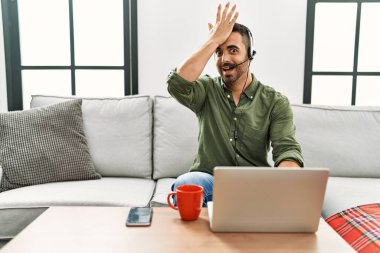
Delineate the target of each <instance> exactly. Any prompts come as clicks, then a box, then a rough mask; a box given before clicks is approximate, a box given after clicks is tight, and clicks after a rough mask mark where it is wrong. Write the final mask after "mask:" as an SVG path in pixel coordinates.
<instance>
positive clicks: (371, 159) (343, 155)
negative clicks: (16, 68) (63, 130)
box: [0, 96, 380, 240]
mask: <svg viewBox="0 0 380 253" xmlns="http://www.w3.org/2000/svg"><path fill="white" fill-rule="evenodd" d="M68 99H72V97H54V96H33V98H32V101H31V107H39V106H45V105H49V104H53V103H57V102H62V101H65V100H68ZM292 108H293V112H294V119H295V124H296V126H297V132H296V137H297V139H298V140H299V142H300V144H301V147H302V150H303V155H304V158H305V164H306V166H309V167H328V168H330V176H331V177H330V178H329V181H328V186H327V192H326V196H325V203H324V207H323V213H322V215H323V216H324V217H327V216H330V215H332V214H334V213H336V212H339V211H342V210H344V209H346V208H350V207H353V206H357V205H360V204H368V203H378V202H380V163H379V162H378V157H379V155H380V131H379V130H380V108H375V107H371V108H370V107H368V108H363V107H361V108H357V107H327V106H310V105H292ZM82 113H83V122H84V130H85V133H86V136H87V140H88V145H89V149H90V154H91V156H92V159H93V161H94V163H95V167H96V170H97V172H99V173H100V174H101V175H102V179H100V180H89V181H71V182H57V183H48V184H42V185H34V186H28V187H23V188H18V189H14V190H10V191H5V192H2V193H0V239H3V240H4V239H5V240H6V239H10V238H12V237H13V236H15V235H16V234H17V233H18V232H19V231H20V230H21V229H22V228H24V227H25V226H26V225H27V224H29V223H30V222H31V221H32V220H33V219H35V218H36V217H38V215H40V214H41V213H42V212H43V211H45V210H46V209H47V208H48V207H49V206H66V205H76V206H81V205H85V206H165V205H166V196H167V194H168V193H169V192H170V186H171V184H172V182H173V180H174V178H175V177H177V176H179V175H180V174H183V173H185V172H187V171H188V168H189V167H190V165H191V163H192V161H193V158H194V155H195V152H196V148H197V136H198V123H197V119H196V117H195V115H194V114H193V113H192V112H191V111H190V110H189V109H187V108H185V107H183V106H182V105H180V104H179V103H177V102H176V101H175V100H174V99H172V98H168V97H162V96H155V97H150V96H129V97H124V98H102V99H99V98H83V104H82ZM0 175H1V174H0Z"/></svg>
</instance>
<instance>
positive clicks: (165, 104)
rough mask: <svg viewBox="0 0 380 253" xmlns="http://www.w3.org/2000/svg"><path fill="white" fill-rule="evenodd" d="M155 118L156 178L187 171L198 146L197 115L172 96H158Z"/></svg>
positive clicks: (154, 160)
mask: <svg viewBox="0 0 380 253" xmlns="http://www.w3.org/2000/svg"><path fill="white" fill-rule="evenodd" d="M153 118H154V124H153V136H154V137H153V178H154V179H159V178H164V177H178V176H179V175H181V174H183V173H186V172H188V171H189V168H190V166H191V164H192V163H193V160H194V157H195V154H196V151H197V147H198V131H199V126H198V120H197V118H196V116H195V114H194V113H193V112H192V111H190V109H188V108H186V107H184V106H183V105H181V104H179V103H178V102H177V101H176V100H174V99H173V98H170V97H163V96H155V97H154V107H153Z"/></svg>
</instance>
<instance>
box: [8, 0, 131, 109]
mask: <svg viewBox="0 0 380 253" xmlns="http://www.w3.org/2000/svg"><path fill="white" fill-rule="evenodd" d="M67 1H68V2H69V25H70V58H71V63H70V66H22V65H21V54H20V33H19V23H18V5H17V0H1V6H2V14H3V31H4V49H5V50H4V51H5V65H6V80H7V99H8V111H15V110H22V109H23V95H22V77H21V71H22V70H24V69H34V70H36V69H43V70H46V69H58V70H59V69H66V70H70V71H71V93H72V95H76V91H75V90H76V88H75V70H77V69H102V70H103V69H105V70H109V69H119V70H120V69H121V70H124V95H125V96H127V95H135V94H138V37H137V36H138V34H137V0H123V19H124V21H123V22H124V24H123V27H124V28H123V29H124V64H123V66H76V65H75V57H74V55H75V52H74V41H75V38H74V23H73V0H67Z"/></svg>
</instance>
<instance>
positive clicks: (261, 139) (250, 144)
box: [243, 124, 269, 151]
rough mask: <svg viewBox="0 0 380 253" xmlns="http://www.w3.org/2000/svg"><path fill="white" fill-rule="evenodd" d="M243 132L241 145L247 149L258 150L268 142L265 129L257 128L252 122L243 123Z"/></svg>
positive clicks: (263, 147)
mask: <svg viewBox="0 0 380 253" xmlns="http://www.w3.org/2000/svg"><path fill="white" fill-rule="evenodd" d="M243 132H244V134H243V136H244V139H243V145H244V146H246V148H248V149H249V150H251V151H258V150H260V149H265V148H266V147H267V143H268V142H269V139H268V130H267V129H258V128H257V127H255V126H253V125H252V124H245V126H244V131H243Z"/></svg>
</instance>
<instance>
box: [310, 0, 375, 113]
mask: <svg viewBox="0 0 380 253" xmlns="http://www.w3.org/2000/svg"><path fill="white" fill-rule="evenodd" d="M379 13H380V1H371V0H367V1H365V0H362V1H361V0H352V1H350V0H346V1H343V0H341V1H340V0H336V1H320V0H308V10H307V34H306V54H305V81H304V99H303V102H304V103H309V104H310V103H311V104H324V105H363V106H371V105H377V106H379V105H380V95H379V94H380V47H379V46H378V45H380V35H379V32H378V30H379V27H380V15H379Z"/></svg>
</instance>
